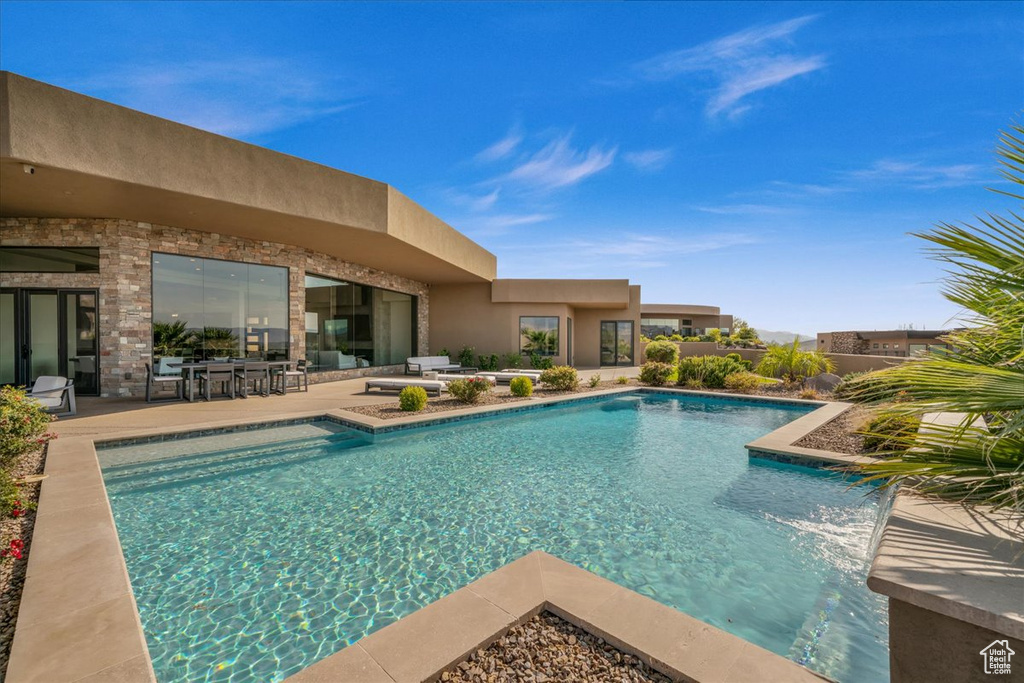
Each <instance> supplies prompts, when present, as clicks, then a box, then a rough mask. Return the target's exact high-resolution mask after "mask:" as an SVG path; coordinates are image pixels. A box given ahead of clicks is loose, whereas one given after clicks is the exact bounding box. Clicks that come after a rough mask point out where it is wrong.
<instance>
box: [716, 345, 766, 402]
mask: <svg viewBox="0 0 1024 683" xmlns="http://www.w3.org/2000/svg"><path fill="white" fill-rule="evenodd" d="M730 355H732V354H730ZM760 386H761V377H760V376H759V375H755V374H754V373H752V372H746V371H743V372H734V373H732V374H731V375H726V377H725V388H726V389H728V390H729V391H733V392H736V393H737V394H753V393H754V392H755V391H757V389H758V387H760Z"/></svg>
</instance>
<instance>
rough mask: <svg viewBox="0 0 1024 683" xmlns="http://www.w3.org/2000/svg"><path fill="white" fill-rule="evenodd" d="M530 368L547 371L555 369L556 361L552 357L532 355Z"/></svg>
mask: <svg viewBox="0 0 1024 683" xmlns="http://www.w3.org/2000/svg"><path fill="white" fill-rule="evenodd" d="M530 367H532V368H533V369H534V370H547V369H549V368H553V367H555V361H554V359H552V358H551V356H542V355H540V354H539V353H531V354H530Z"/></svg>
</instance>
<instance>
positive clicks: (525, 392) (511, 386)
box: [508, 377, 533, 396]
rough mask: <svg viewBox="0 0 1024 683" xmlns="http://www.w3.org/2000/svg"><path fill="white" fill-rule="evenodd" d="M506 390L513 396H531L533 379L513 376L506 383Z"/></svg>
mask: <svg viewBox="0 0 1024 683" xmlns="http://www.w3.org/2000/svg"><path fill="white" fill-rule="evenodd" d="M508 390H509V391H510V392H511V393H512V395H513V396H532V395H533V380H531V379H530V378H529V377H513V378H512V381H511V382H509V383H508Z"/></svg>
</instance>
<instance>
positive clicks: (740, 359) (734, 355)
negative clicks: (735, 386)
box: [725, 353, 754, 370]
mask: <svg viewBox="0 0 1024 683" xmlns="http://www.w3.org/2000/svg"><path fill="white" fill-rule="evenodd" d="M725 357H726V358H732V359H733V360H734V361H736V362H737V363H739V364H740V365H742V366H743V368H744V369H746V370H753V369H754V364H753V363H752V362H750V361H749V360H743V356H741V355H740V354H738V353H727V354H725Z"/></svg>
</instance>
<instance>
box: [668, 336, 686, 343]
mask: <svg viewBox="0 0 1024 683" xmlns="http://www.w3.org/2000/svg"><path fill="white" fill-rule="evenodd" d="M669 341H674V342H681V341H685V339H684V338H683V335H681V334H673V335H672V336H671V337H669Z"/></svg>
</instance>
